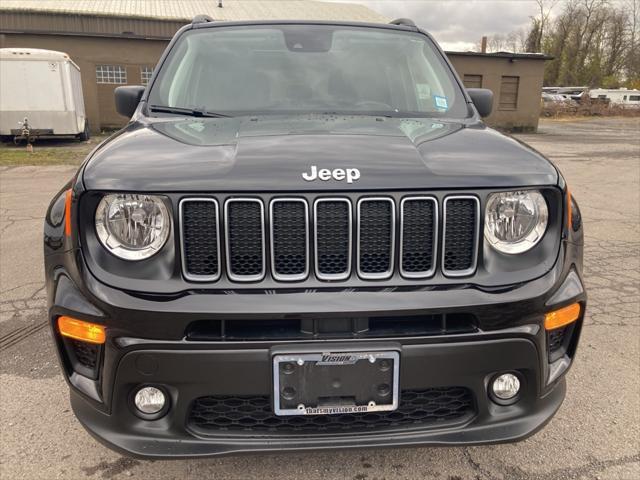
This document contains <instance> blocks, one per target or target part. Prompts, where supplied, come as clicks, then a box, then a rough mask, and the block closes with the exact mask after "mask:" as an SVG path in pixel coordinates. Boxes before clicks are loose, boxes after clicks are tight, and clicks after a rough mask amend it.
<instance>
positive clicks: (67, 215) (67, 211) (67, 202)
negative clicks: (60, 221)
mask: <svg viewBox="0 0 640 480" xmlns="http://www.w3.org/2000/svg"><path fill="white" fill-rule="evenodd" d="M72 199H73V191H72V190H71V189H69V190H67V193H66V194H65V199H64V234H65V235H66V236H67V237H70V236H71V200H72Z"/></svg>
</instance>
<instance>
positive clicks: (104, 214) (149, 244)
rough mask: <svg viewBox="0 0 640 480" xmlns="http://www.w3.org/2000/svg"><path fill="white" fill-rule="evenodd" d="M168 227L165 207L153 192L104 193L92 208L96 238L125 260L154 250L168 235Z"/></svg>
mask: <svg viewBox="0 0 640 480" xmlns="http://www.w3.org/2000/svg"><path fill="white" fill-rule="evenodd" d="M170 227H171V219H170V217H169V212H168V211H167V207H166V206H165V204H164V202H163V201H162V199H161V197H157V196H155V195H136V194H131V193H124V194H120V193H119V194H113V195H106V196H105V197H104V198H103V199H102V200H101V201H100V203H99V204H98V208H97V209H96V231H97V232H98V238H99V239H100V242H102V244H103V245H104V246H105V248H106V249H107V250H109V251H110V252H111V253H113V254H114V255H115V256H116V257H120V258H123V259H125V260H144V259H145V258H149V257H150V256H152V255H153V254H155V253H156V252H158V251H159V250H160V249H161V248H162V246H163V245H164V244H165V242H166V241H167V238H168V237H169V230H170Z"/></svg>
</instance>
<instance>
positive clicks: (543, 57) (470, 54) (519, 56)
mask: <svg viewBox="0 0 640 480" xmlns="http://www.w3.org/2000/svg"><path fill="white" fill-rule="evenodd" d="M445 53H446V54H447V55H458V56H462V57H490V58H506V59H509V60H517V59H526V60H553V58H554V57H551V56H549V55H545V54H544V53H512V52H490V53H482V52H453V51H447V52H445Z"/></svg>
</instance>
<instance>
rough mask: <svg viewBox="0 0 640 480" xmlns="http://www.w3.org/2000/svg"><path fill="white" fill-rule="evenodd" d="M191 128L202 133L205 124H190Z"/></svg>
mask: <svg viewBox="0 0 640 480" xmlns="http://www.w3.org/2000/svg"><path fill="white" fill-rule="evenodd" d="M189 128H191V129H192V130H195V131H196V132H198V133H200V132H202V131H203V130H204V124H203V123H202V122H193V123H190V124H189Z"/></svg>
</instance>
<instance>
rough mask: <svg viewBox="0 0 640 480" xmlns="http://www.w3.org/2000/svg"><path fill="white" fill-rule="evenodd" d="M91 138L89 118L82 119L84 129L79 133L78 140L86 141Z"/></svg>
mask: <svg viewBox="0 0 640 480" xmlns="http://www.w3.org/2000/svg"><path fill="white" fill-rule="evenodd" d="M90 138H91V134H90V133H89V120H85V121H84V130H83V131H82V133H81V134H80V135H78V140H80V141H81V142H86V141H87V140H89V139H90Z"/></svg>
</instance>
